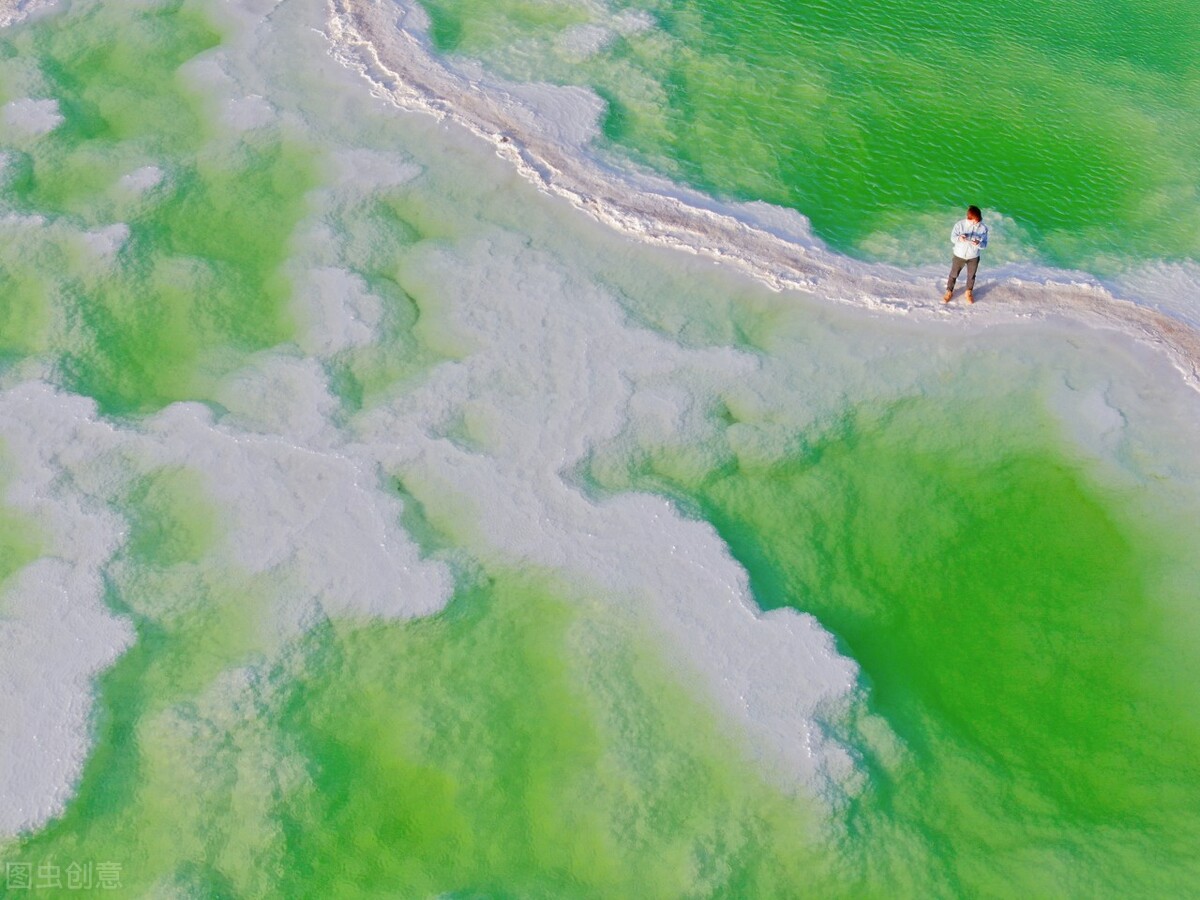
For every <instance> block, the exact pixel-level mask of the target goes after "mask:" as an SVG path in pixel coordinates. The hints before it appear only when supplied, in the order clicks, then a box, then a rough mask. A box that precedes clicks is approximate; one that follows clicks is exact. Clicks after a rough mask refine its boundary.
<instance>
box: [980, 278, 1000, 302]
mask: <svg viewBox="0 0 1200 900" xmlns="http://www.w3.org/2000/svg"><path fill="white" fill-rule="evenodd" d="M995 288H996V285H995V284H994V283H991V282H989V283H988V284H981V285H979V286H978V287H977V288H975V302H976V303H978V302H979V301H980V300H982V299H983V298H984V297H986V296H987V295H988V294H990V293H991V292H992V291H993V290H995Z"/></svg>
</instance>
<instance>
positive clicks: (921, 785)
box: [632, 400, 1200, 896]
mask: <svg viewBox="0 0 1200 900" xmlns="http://www.w3.org/2000/svg"><path fill="white" fill-rule="evenodd" d="M1064 449H1065V448H1064V447H1062V446H1061V445H1060V444H1059V442H1058V441H1057V440H1055V439H1054V437H1053V431H1052V429H1049V428H1047V427H1045V426H1042V427H1035V428H1030V427H1028V426H1024V427H1020V428H1017V429H1011V428H1010V429H1009V433H1008V434H1006V435H1004V436H1002V435H1000V434H998V433H997V431H996V426H995V425H993V424H992V423H991V421H989V418H985V417H984V416H981V415H980V414H978V413H971V412H969V411H965V410H963V409H960V408H957V407H954V406H951V408H950V409H937V408H934V407H932V406H931V405H930V404H929V403H928V402H927V401H923V400H922V401H913V402H910V403H904V404H900V405H899V406H898V407H896V408H893V409H890V410H888V411H886V412H875V413H871V412H868V411H867V410H866V409H864V410H860V411H858V412H856V413H854V414H852V415H850V416H848V417H847V418H846V419H845V421H844V422H842V423H841V424H840V425H839V426H837V427H835V428H832V429H829V430H828V431H824V432H821V433H819V434H814V435H812V436H811V437H810V438H808V439H807V440H806V442H805V447H804V449H803V450H802V451H801V452H799V453H797V454H796V455H795V456H794V457H793V458H789V459H784V460H781V461H779V462H777V463H771V464H762V465H754V464H751V465H741V466H739V465H732V466H727V467H723V468H720V469H717V470H715V471H712V472H711V473H710V474H709V475H708V476H707V477H705V478H703V479H702V480H700V481H699V482H680V481H679V480H678V479H677V478H675V477H672V476H671V475H670V474H668V473H670V472H672V471H673V470H675V469H676V466H675V465H674V464H673V462H672V461H671V459H670V458H669V457H666V458H657V459H656V458H655V457H651V461H650V462H649V463H647V464H646V465H645V466H644V467H643V468H642V469H641V470H635V474H634V476H633V480H632V483H633V484H634V485H635V486H641V487H649V488H651V489H654V490H658V491H661V492H664V493H666V494H668V495H669V496H674V497H676V498H678V500H679V502H680V503H681V504H683V506H684V508H685V509H692V510H693V511H694V512H695V513H696V514H697V515H702V516H703V517H704V518H705V519H707V520H709V521H710V522H712V523H713V525H714V526H715V527H716V528H717V530H718V532H719V533H720V535H721V536H722V538H723V539H724V540H725V541H727V542H728V544H729V547H730V550H731V552H732V553H733V555H734V556H735V558H737V559H738V560H739V561H740V562H742V563H743V564H744V565H745V566H746V568H747V570H748V571H749V573H750V576H751V583H752V586H753V590H754V593H755V597H756V599H757V600H758V602H759V603H761V604H762V605H763V606H764V607H767V608H774V607H779V606H790V607H794V608H797V609H801V610H804V611H807V612H812V613H813V614H815V615H816V616H817V617H818V619H820V621H821V622H822V624H824V625H825V626H826V627H827V628H829V629H830V630H831V631H833V632H834V634H835V635H837V637H838V639H839V642H840V644H841V647H842V648H843V650H844V651H845V652H846V653H847V654H849V655H850V656H852V657H853V658H854V659H855V660H856V661H857V662H858V663H859V664H860V665H861V666H862V670H863V675H864V677H865V680H866V683H867V684H868V685H869V686H870V701H869V703H870V707H871V709H872V710H873V711H875V712H877V713H879V714H880V715H882V716H883V717H884V718H885V719H886V721H887V722H888V724H889V725H890V726H891V728H892V729H893V731H894V732H895V734H896V735H897V736H898V737H899V738H900V740H901V741H902V742H903V745H904V747H905V748H906V751H905V753H904V754H903V755H902V756H900V757H899V758H890V757H889V754H886V753H883V754H879V755H876V756H874V757H872V756H871V755H870V754H868V757H867V758H868V761H869V762H868V768H869V770H870V773H871V783H870V787H869V788H868V789H867V790H866V791H865V792H864V793H863V794H862V795H861V796H860V797H858V798H857V799H855V800H854V801H853V802H852V803H851V804H850V807H849V808H848V809H847V810H846V812H845V819H844V821H843V823H842V824H843V826H844V828H845V832H844V834H845V842H844V845H843V849H844V852H845V853H846V854H847V856H848V858H849V859H851V860H853V863H854V865H853V871H855V872H856V873H857V878H858V880H857V881H852V882H850V883H849V884H842V885H841V886H840V888H841V889H846V888H850V889H851V893H858V892H859V891H861V892H863V893H865V894H870V895H876V896H885V895H898V896H923V895H927V894H928V893H929V892H930V891H931V890H932V891H933V892H934V893H938V894H946V895H966V896H1011V895H1013V894H1024V895H1030V896H1130V895H1134V894H1139V895H1152V896H1181V895H1184V894H1186V893H1189V892H1190V891H1193V890H1194V889H1195V888H1196V885H1197V884H1200V865H1198V864H1197V861H1196V857H1195V854H1194V853H1192V852H1191V848H1193V847H1195V846H1196V844H1197V841H1200V713H1198V712H1197V706H1196V703H1195V695H1194V686H1195V684H1196V683H1197V678H1198V677H1200V653H1197V652H1196V649H1195V643H1194V639H1195V634H1196V632H1195V626H1196V619H1195V615H1194V613H1193V612H1191V610H1192V609H1193V608H1194V604H1195V602H1196V583H1197V581H1196V573H1195V565H1194V549H1189V548H1188V547H1187V545H1186V543H1184V542H1183V541H1181V540H1180V539H1179V538H1178V537H1176V536H1174V535H1173V534H1172V533H1171V532H1170V530H1169V529H1167V528H1165V527H1164V526H1163V524H1162V523H1161V521H1160V520H1156V519H1155V518H1153V517H1152V516H1150V515H1149V514H1147V512H1146V511H1145V510H1144V509H1142V508H1141V507H1140V506H1139V503H1138V501H1137V496H1138V495H1137V494H1136V493H1133V494H1129V493H1127V492H1118V491H1114V490H1111V489H1108V490H1106V489H1102V488H1100V487H1099V486H1098V484H1097V483H1096V482H1095V481H1094V479H1093V477H1092V476H1089V473H1088V467H1087V465H1086V464H1085V463H1083V462H1082V461H1080V460H1074V459H1072V458H1071V456H1069V455H1067V454H1066V453H1065V452H1064ZM1179 573H1189V574H1186V575H1184V576H1183V578H1182V579H1181V580H1180V579H1179ZM839 892H840V891H839Z"/></svg>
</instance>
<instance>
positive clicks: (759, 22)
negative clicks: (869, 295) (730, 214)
mask: <svg viewBox="0 0 1200 900" xmlns="http://www.w3.org/2000/svg"><path fill="white" fill-rule="evenodd" d="M423 5H424V6H425V7H426V8H427V9H428V10H429V11H430V12H431V14H432V17H433V27H432V35H433V39H434V43H435V45H436V46H437V47H438V48H439V49H441V50H443V51H445V52H451V53H457V54H463V55H467V56H478V57H481V58H482V59H484V60H485V61H486V62H487V63H488V64H489V65H491V66H493V67H495V68H497V69H498V70H499V71H501V72H503V73H505V74H507V75H509V76H511V77H514V78H518V79H523V80H529V79H549V80H551V81H556V82H560V83H572V84H585V85H589V86H591V87H593V88H594V89H595V90H597V91H598V92H599V93H600V94H601V96H603V97H604V98H605V99H606V100H607V101H608V102H609V111H608V115H607V118H606V119H605V121H604V123H603V130H604V139H605V142H606V143H607V144H608V145H609V146H610V147H611V148H613V149H615V150H616V151H617V152H618V153H620V154H624V155H627V156H631V157H632V158H634V159H636V160H638V161H640V162H642V163H646V164H648V165H650V166H652V167H654V168H656V169H658V170H660V171H662V172H665V173H667V174H669V175H671V176H673V177H676V178H680V179H682V180H684V181H686V182H688V183H690V184H692V185H694V186H697V187H699V188H701V189H703V190H705V191H709V192H712V193H714V194H716V195H718V196H721V197H725V198H732V199H739V200H767V201H770V202H772V203H776V204H780V205H783V206H789V207H792V208H795V209H798V210H799V211H800V212H802V213H804V214H805V215H806V216H808V217H809V218H810V219H811V221H812V224H813V227H814V229H815V230H816V233H817V234H818V235H819V236H821V237H822V238H824V239H825V240H826V241H828V242H829V243H830V244H831V245H832V246H833V247H835V248H837V249H839V250H842V251H845V252H849V253H852V254H855V255H860V256H865V257H869V258H882V259H888V260H894V261H899V262H905V263H913V262H925V261H929V256H930V255H931V254H934V253H936V256H937V257H938V258H940V256H942V255H944V253H945V246H946V242H945V240H944V234H943V233H944V232H948V229H949V224H950V223H951V222H953V221H954V219H955V218H956V217H957V216H958V214H959V213H960V212H961V210H962V209H963V208H965V207H966V206H967V205H968V204H971V203H973V204H975V205H978V206H980V207H982V208H984V209H985V210H988V211H991V212H993V213H994V214H995V215H996V221H997V222H999V223H1000V224H1001V226H1002V234H1003V237H1004V240H1002V241H999V242H998V245H997V247H995V248H994V250H993V254H992V255H993V256H998V257H1001V258H1008V259H1029V258H1036V259H1038V260H1040V261H1042V262H1047V263H1050V264H1053V265H1058V266H1069V267H1080V268H1085V269H1089V270H1092V271H1096V272H1100V273H1111V272H1115V271H1119V270H1120V269H1122V268H1123V267H1125V266H1127V265H1129V264H1131V263H1134V262H1136V261H1140V260H1147V259H1172V260H1180V259H1191V260H1195V259H1196V258H1197V257H1200V193H1197V188H1196V185H1197V184H1198V183H1200V153H1197V151H1196V147H1197V146H1200V130H1198V129H1200V125H1198V124H1197V123H1198V122H1200V67H1197V64H1196V60H1197V59H1200V11H1198V9H1197V7H1196V5H1195V4H1194V3H1189V2H1186V0H1152V2H1142V3H1120V4H1105V3H1096V2H1093V0H1069V2H1065V3H1053V4H1040V5H1034V6H1030V5H1029V4H1027V3H1022V2H1019V0H1001V2H992V3H985V4H966V5H959V6H949V7H947V6H946V5H944V4H937V3H931V2H929V0H904V2H899V3H897V2H890V0H889V2H884V0H866V2H861V3H849V4H839V3H824V2H802V0H750V2H744V3H724V2H718V0H711V2H710V0H673V2H670V0H661V2H632V3H614V4H611V5H610V6H608V7H605V11H604V12H603V13H597V12H596V11H595V7H593V6H585V5H582V4H581V5H576V4H574V3H570V2H554V3H527V2H499V3H479V2H476V0H428V2H426V3H424V4H423ZM631 11H637V12H638V13H640V14H642V16H643V18H642V19H637V18H633V19H631V18H630V13H631ZM597 27H603V28H606V29H608V31H607V32H606V33H605V35H604V36H600V35H599V33H598V32H595V31H592V32H589V31H587V29H589V28H592V29H594V28H597Z"/></svg>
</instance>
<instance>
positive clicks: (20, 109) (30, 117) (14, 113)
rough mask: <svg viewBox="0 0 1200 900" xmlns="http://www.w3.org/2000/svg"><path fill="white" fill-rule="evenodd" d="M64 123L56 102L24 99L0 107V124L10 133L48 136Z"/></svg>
mask: <svg viewBox="0 0 1200 900" xmlns="http://www.w3.org/2000/svg"><path fill="white" fill-rule="evenodd" d="M64 121H66V120H65V119H64V118H63V115H62V113H60V112H59V111H58V101H57V100H34V99H32V98H30V97H26V98H24V99H21V100H10V101H9V102H8V103H5V104H4V106H3V107H0V123H2V124H3V126H4V127H5V128H6V129H8V130H10V131H17V132H21V133H23V134H27V135H31V136H34V137H36V136H39V135H43V134H49V133H50V132H51V131H53V130H54V129H55V128H57V127H58V126H59V125H61V124H62V123H63V122H64Z"/></svg>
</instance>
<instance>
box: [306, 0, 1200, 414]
mask: <svg viewBox="0 0 1200 900" xmlns="http://www.w3.org/2000/svg"><path fill="white" fill-rule="evenodd" d="M428 24H429V23H428V17H427V16H426V15H425V13H424V11H423V10H422V9H421V8H420V6H419V5H418V4H417V3H415V2H414V0H394V2H393V0H385V2H381V0H328V23H327V36H328V39H329V45H330V53H331V54H332V55H333V56H334V58H335V59H337V60H338V61H339V62H340V63H342V64H343V65H345V66H347V67H349V68H351V69H352V70H354V71H357V72H359V73H360V74H361V75H362V76H363V77H364V78H366V79H367V80H368V81H369V82H370V83H371V85H372V91H373V93H374V94H375V95H377V96H379V97H381V98H384V99H387V100H389V101H390V102H392V103H394V104H395V105H397V106H399V107H401V108H403V109H408V110H414V111H421V112H425V113H429V114H432V115H434V116H436V117H438V118H440V119H447V120H451V121H454V122H456V123H458V124H460V125H462V126H464V127H466V128H467V129H468V130H470V131H471V132H473V133H475V134H476V135H478V136H479V137H481V138H483V139H484V140H486V141H488V142H490V143H491V144H492V145H493V146H494V147H495V150H496V153H497V154H498V155H499V156H501V157H502V158H504V159H506V160H508V161H509V162H510V163H511V164H512V165H513V166H514V167H515V168H516V169H517V170H518V171H519V172H520V173H521V175H522V176H524V177H525V178H526V179H528V180H529V181H531V182H532V183H533V184H535V185H536V186H537V187H538V188H539V189H540V190H542V191H544V192H546V193H549V194H553V195H556V196H558V197H561V198H563V199H565V200H567V201H568V202H570V203H571V204H572V205H573V206H574V207H576V208H577V209H579V210H581V211H583V212H586V213H587V214H588V215H590V216H592V217H593V218H595V219H597V220H599V221H601V222H603V223H605V224H606V225H608V226H610V227H612V228H615V229H617V230H619V231H621V232H623V233H625V234H627V235H630V236H631V237H634V238H637V239H638V240H642V241H645V242H647V243H651V244H658V245H661V246H667V247H673V248H676V249H681V250H685V251H688V252H691V253H695V254H700V255H705V256H710V257H712V258H714V259H717V260H719V261H722V262H724V263H726V264H729V265H732V266H734V267H736V268H738V269H740V270H742V271H743V272H745V273H747V274H749V275H750V276H752V277H754V278H756V279H757V280H759V281H761V282H763V283H765V284H767V285H768V286H770V287H771V288H772V289H774V290H778V291H783V290H798V291H803V292H806V293H810V294H816V295H819V296H820V297H822V298H825V299H828V300H833V301H838V302H842V303H846V304H850V305H854V306H857V307H860V308H863V309H867V310H872V311H878V312H887V313H901V314H905V315H909V316H914V317H919V318H921V319H927V320H928V321H929V322H930V323H948V322H961V321H962V319H963V313H964V310H963V308H962V307H961V306H954V307H949V308H947V307H944V306H943V305H942V304H941V302H940V293H941V289H940V283H941V280H942V278H944V274H943V273H942V270H941V269H940V268H939V269H937V270H934V269H928V270H921V271H913V270H904V269H900V268H898V267H894V266H889V265H881V264H870V263H864V262H860V261H857V260H851V259H849V258H847V257H843V256H840V255H838V254H836V253H833V252H831V251H829V250H827V249H825V248H824V247H822V246H821V245H820V243H819V242H818V241H816V240H814V239H813V238H812V237H811V236H807V235H806V234H805V232H806V229H805V227H804V226H803V225H801V224H799V223H798V222H797V221H796V220H800V219H801V217H800V216H798V215H796V214H794V213H791V212H790V211H787V210H774V211H771V212H766V210H767V209H769V208H768V207H767V205H766V204H743V205H732V204H722V203H719V202H717V201H714V200H712V199H711V198H708V197H706V196H704V195H702V194H700V193H698V192H695V191H690V190H688V189H686V188H682V187H680V186H678V185H675V184H672V183H671V182H669V181H666V180H665V179H662V178H657V177H655V176H652V175H648V174H643V173H638V172H634V171H632V170H625V169H623V170H620V171H618V170H617V169H616V168H614V167H611V166H607V165H605V164H604V163H603V162H602V161H600V160H599V159H597V158H596V157H595V155H594V154H591V153H589V152H588V149H587V145H588V143H589V141H590V140H591V138H592V136H594V135H595V134H596V133H597V126H596V122H597V120H598V116H599V113H600V110H601V109H602V102H601V101H600V100H599V98H598V97H596V96H595V94H593V93H592V92H590V91H586V90H584V89H582V88H576V87H569V88H561V87H555V86H551V85H516V84H511V83H507V82H503V81H502V80H500V79H498V78H496V77H494V76H490V75H488V74H486V73H484V72H483V70H482V69H479V68H477V67H476V66H474V65H473V64H470V63H461V62H459V61H455V62H453V63H452V62H450V61H448V60H445V59H443V58H440V57H438V56H437V55H436V54H435V53H434V52H433V51H432V49H431V46H430V42H429V39H428V35H427V32H428ZM572 102H574V103H575V104H576V106H575V108H574V110H572V109H571V106H572ZM580 110H582V111H583V116H582V117H581V116H580ZM764 212H766V214H765V215H764V214H763V213H764ZM789 217H794V219H793V220H792V221H791V222H789V221H788V219H789ZM977 294H978V295H979V299H980V300H983V299H986V301H987V302H986V304H983V305H982V306H978V305H977V306H975V307H973V308H972V309H971V312H970V314H971V320H972V323H973V324H975V325H991V324H997V323H1011V322H1013V321H1021V320H1026V321H1027V320H1036V319H1043V320H1044V319H1047V318H1050V317H1055V316H1066V317H1070V318H1071V319H1074V320H1077V321H1081V322H1083V323H1086V324H1088V325H1091V326H1093V327H1100V328H1110V329H1118V330H1120V331H1123V332H1125V333H1127V334H1129V335H1130V336H1131V337H1133V338H1135V339H1136V340H1138V341H1141V342H1143V343H1147V344H1150V345H1152V346H1155V347H1157V348H1159V349H1161V350H1162V351H1163V352H1165V353H1166V354H1167V355H1168V356H1169V358H1170V359H1171V361H1172V363H1173V364H1174V366H1175V368H1176V369H1178V370H1179V372H1180V374H1181V375H1182V376H1183V379H1184V381H1185V382H1186V383H1187V384H1188V385H1189V386H1190V387H1192V388H1193V389H1195V390H1198V391H1200V334H1198V333H1197V331H1196V330H1195V329H1194V328H1192V327H1191V326H1189V325H1188V324H1187V323H1186V322H1183V321H1181V320H1180V319H1178V318H1175V317H1173V316H1171V315H1168V314H1166V313H1163V312H1160V311H1158V310H1155V309H1149V308H1147V307H1145V306H1142V305H1139V304H1138V303H1136V302H1134V301H1133V300H1130V299H1126V298H1124V297H1118V296H1116V295H1115V294H1114V293H1113V291H1112V290H1110V289H1109V288H1107V287H1105V286H1104V285H1103V284H1101V283H1100V282H1099V281H1098V280H1097V279H1095V278H1094V277H1092V276H1090V275H1087V274H1086V273H1070V272H1062V271H1059V270H1053V269H1049V268H1033V267H1028V266H1004V267H1001V268H998V269H993V270H992V271H991V272H989V273H988V276H987V283H986V284H984V285H983V286H981V288H980V290H978V291H977Z"/></svg>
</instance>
